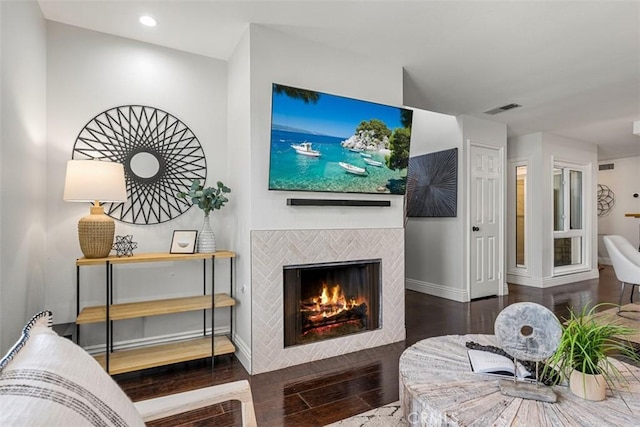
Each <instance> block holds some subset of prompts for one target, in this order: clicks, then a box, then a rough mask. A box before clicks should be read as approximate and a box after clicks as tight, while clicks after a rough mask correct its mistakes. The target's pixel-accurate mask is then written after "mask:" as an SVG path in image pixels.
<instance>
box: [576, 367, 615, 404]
mask: <svg viewBox="0 0 640 427" xmlns="http://www.w3.org/2000/svg"><path fill="white" fill-rule="evenodd" d="M569 389H570V390H571V392H572V393H573V394H575V395H576V396H579V397H581V398H583V399H586V400H593V401H600V400H604V399H605V397H606V392H607V382H606V381H605V379H604V377H603V376H602V375H600V374H598V375H591V374H584V373H582V372H580V371H576V370H575V369H574V370H573V372H571V376H570V377H569Z"/></svg>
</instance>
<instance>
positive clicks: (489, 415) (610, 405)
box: [400, 335, 640, 426]
mask: <svg viewBox="0 0 640 427" xmlns="http://www.w3.org/2000/svg"><path fill="white" fill-rule="evenodd" d="M467 341H475V342H477V343H479V344H483V345H495V340H494V336H493V335H448V336H442V337H434V338H427V339H425V340H422V341H419V342H417V343H416V344H414V345H413V346H411V347H409V348H408V349H406V350H405V351H404V353H402V356H400V404H401V407H402V409H403V412H404V417H405V419H406V420H407V421H408V423H409V425H418V426H470V425H474V426H485V425H487V426H489V425H490V426H614V425H615V426H640V381H638V379H640V368H637V367H635V366H631V365H628V364H625V363H623V362H620V361H617V360H615V359H613V360H612V361H613V363H614V364H616V366H617V367H618V369H620V371H621V372H622V373H623V375H624V377H625V378H626V379H627V381H628V385H629V388H628V390H627V391H624V392H623V393H622V397H624V401H623V400H622V399H621V398H620V396H619V395H616V396H614V395H613V394H612V392H611V391H610V390H607V398H606V399H605V400H603V401H601V402H592V401H588V400H584V399H582V398H579V397H578V396H575V395H574V394H573V393H571V391H569V389H568V387H563V386H555V387H553V389H554V390H555V392H556V394H557V396H558V401H557V402H556V403H545V402H538V401H535V400H526V399H522V398H518V397H510V396H504V395H503V394H502V393H500V389H499V387H498V381H499V380H500V378H499V377H496V376H491V375H484V374H476V373H473V372H471V367H470V365H469V359H468V357H467V348H466V347H465V343H466V342H467ZM633 375H635V376H636V377H637V378H638V379H635V378H634V376H633ZM625 401H626V404H627V405H629V407H627V406H626V405H625Z"/></svg>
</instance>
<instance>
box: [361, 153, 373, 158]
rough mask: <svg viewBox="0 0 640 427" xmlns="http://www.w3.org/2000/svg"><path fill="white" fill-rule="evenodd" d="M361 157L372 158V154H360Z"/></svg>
mask: <svg viewBox="0 0 640 427" xmlns="http://www.w3.org/2000/svg"><path fill="white" fill-rule="evenodd" d="M360 155H361V156H362V157H367V158H371V154H369V153H360Z"/></svg>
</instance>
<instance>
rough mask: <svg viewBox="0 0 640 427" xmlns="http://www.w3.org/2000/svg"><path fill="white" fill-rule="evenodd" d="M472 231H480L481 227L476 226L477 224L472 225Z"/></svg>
mask: <svg viewBox="0 0 640 427" xmlns="http://www.w3.org/2000/svg"><path fill="white" fill-rule="evenodd" d="M471 231H480V227H476V226H475V225H474V226H473V227H471Z"/></svg>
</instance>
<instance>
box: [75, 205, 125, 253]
mask: <svg viewBox="0 0 640 427" xmlns="http://www.w3.org/2000/svg"><path fill="white" fill-rule="evenodd" d="M115 230H116V225H115V222H114V221H113V219H111V218H109V217H108V216H106V215H105V214H104V209H103V208H102V206H91V214H90V215H87V216H85V217H84V218H82V219H80V221H78V240H79V241H80V250H82V253H83V254H84V256H85V258H104V257H107V256H109V252H111V248H112V247H113V236H114V234H115Z"/></svg>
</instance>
